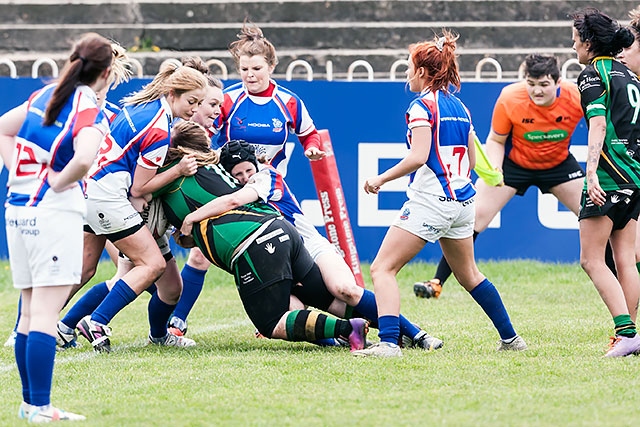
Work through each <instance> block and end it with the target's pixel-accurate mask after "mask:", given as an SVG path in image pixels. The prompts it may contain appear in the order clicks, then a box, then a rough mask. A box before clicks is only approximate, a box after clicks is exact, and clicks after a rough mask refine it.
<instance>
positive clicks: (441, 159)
mask: <svg viewBox="0 0 640 427" xmlns="http://www.w3.org/2000/svg"><path fill="white" fill-rule="evenodd" d="M406 120H407V126H408V131H407V145H408V146H409V147H410V146H411V138H412V129H414V128H416V127H419V126H429V127H430V128H431V136H432V138H431V148H430V150H429V157H428V158H427V162H426V163H425V165H424V166H421V167H420V168H419V169H418V170H417V171H415V172H414V173H413V174H412V175H411V178H410V184H409V189H408V190H407V194H408V195H409V197H411V192H414V191H415V192H418V193H427V194H434V195H437V196H443V197H447V198H449V199H453V200H459V201H464V200H467V199H470V198H471V197H473V196H474V194H475V192H476V191H475V188H474V187H473V184H472V182H471V170H470V167H469V166H470V165H469V153H468V151H469V146H468V144H469V134H470V133H471V132H472V131H473V125H472V124H471V116H470V114H469V111H468V110H467V107H465V105H464V104H463V103H462V101H460V99H458V98H457V97H456V96H455V95H453V94H445V93H443V92H441V91H437V92H435V93H434V92H431V91H427V92H423V93H421V94H420V96H419V97H418V98H416V99H415V100H413V101H412V102H411V104H410V105H409V108H408V109H407V112H406Z"/></svg>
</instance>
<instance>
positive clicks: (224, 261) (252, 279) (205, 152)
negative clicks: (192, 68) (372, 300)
mask: <svg viewBox="0 0 640 427" xmlns="http://www.w3.org/2000/svg"><path fill="white" fill-rule="evenodd" d="M172 146H173V148H170V150H169V154H168V156H167V163H166V167H170V166H171V165H173V164H174V163H175V162H178V161H180V159H181V158H182V157H183V156H184V155H186V154H192V155H196V159H197V160H198V164H199V167H198V170H197V172H196V174H195V175H193V176H190V177H181V178H179V179H177V180H175V181H173V182H172V183H170V184H169V185H167V186H165V187H164V188H162V189H160V190H159V191H158V192H157V193H155V194H154V197H159V198H160V199H161V200H162V205H163V207H164V210H165V214H166V216H167V219H168V220H169V222H170V223H171V224H172V225H173V226H175V227H177V228H178V229H179V228H181V227H182V225H183V221H184V219H185V217H186V216H187V215H188V214H189V213H191V212H193V211H195V210H196V209H199V208H202V207H203V206H204V205H206V204H207V203H208V202H209V201H212V200H215V199H216V198H218V197H220V196H223V195H226V194H230V193H233V192H235V191H239V190H240V189H241V188H240V185H239V184H238V182H237V181H236V180H235V179H234V178H233V177H231V175H229V174H228V173H227V172H226V171H225V170H224V169H223V168H222V167H220V166H218V165H217V162H218V159H217V155H216V154H215V153H214V152H213V151H211V150H210V149H209V148H208V147H209V138H208V136H207V134H206V132H205V131H204V128H202V127H201V126H199V125H197V124H195V123H192V122H181V123H179V124H178V125H176V126H175V128H174V129H173V130H172ZM247 190H248V191H253V190H251V189H247ZM192 236H193V242H194V244H195V245H196V246H198V248H199V249H200V250H201V251H202V253H203V254H204V255H205V256H206V257H207V259H208V260H209V261H211V262H212V263H214V264H215V265H217V266H218V267H220V268H222V269H223V270H225V271H227V272H229V273H231V274H233V276H234V279H235V283H236V287H237V288H238V292H239V294H240V299H241V300H242V303H243V305H244V308H245V310H246V312H247V314H248V316H249V318H250V319H251V321H252V322H253V323H254V325H255V326H256V328H257V329H258V330H259V331H260V333H262V335H264V336H266V337H269V338H281V339H286V340H289V341H310V342H313V341H316V340H319V339H324V338H343V339H347V340H349V343H350V346H351V350H356V349H362V348H364V343H365V338H366V332H367V330H368V324H367V321H366V320H364V319H350V320H341V319H337V318H334V317H331V316H327V315H325V314H322V313H320V312H317V311H312V310H306V309H302V310H290V309H289V302H290V296H291V295H295V296H296V297H298V299H299V300H300V301H301V302H302V303H303V304H305V305H310V306H313V307H316V308H319V309H321V310H325V311H326V310H327V309H328V308H329V305H330V304H331V303H332V302H333V300H334V297H333V295H331V293H329V291H328V290H327V287H326V285H325V283H324V281H323V280H322V275H321V274H320V270H319V268H318V266H317V265H316V264H315V263H314V262H313V259H312V258H311V255H309V252H307V250H306V249H305V248H304V245H303V243H302V239H301V237H300V235H299V234H298V232H297V231H296V229H295V228H294V227H293V226H292V225H291V224H290V223H289V222H287V221H286V220H284V219H283V218H282V217H281V216H280V215H279V214H278V212H277V211H276V210H275V209H274V208H272V207H271V206H269V205H267V204H265V203H262V202H254V203H247V204H245V205H242V206H240V207H237V208H235V209H232V210H230V211H228V212H225V213H223V214H221V215H218V216H214V217H210V218H207V219H204V220H202V221H200V222H199V223H196V224H193V229H192ZM184 240H185V239H183V241H184ZM299 284H301V285H299Z"/></svg>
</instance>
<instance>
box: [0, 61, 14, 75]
mask: <svg viewBox="0 0 640 427" xmlns="http://www.w3.org/2000/svg"><path fill="white" fill-rule="evenodd" d="M0 64H3V65H6V66H7V67H9V77H11V78H12V79H15V78H17V77H18V70H17V69H16V64H14V63H13V61H12V60H10V59H9V58H0Z"/></svg>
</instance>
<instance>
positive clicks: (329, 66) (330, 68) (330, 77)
mask: <svg viewBox="0 0 640 427" xmlns="http://www.w3.org/2000/svg"><path fill="white" fill-rule="evenodd" d="M325 69H326V70H327V81H328V82H332V81H333V61H332V60H330V59H329V60H328V61H327V63H326V64H325Z"/></svg>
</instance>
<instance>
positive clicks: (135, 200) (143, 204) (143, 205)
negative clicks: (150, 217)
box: [129, 196, 149, 212]
mask: <svg viewBox="0 0 640 427" xmlns="http://www.w3.org/2000/svg"><path fill="white" fill-rule="evenodd" d="M129 203H131V204H132V205H133V208H134V209H135V210H137V211H138V212H143V211H144V210H145V209H147V207H148V206H149V205H148V203H147V200H146V199H145V198H144V197H133V196H129Z"/></svg>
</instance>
